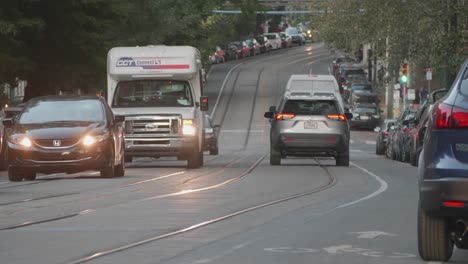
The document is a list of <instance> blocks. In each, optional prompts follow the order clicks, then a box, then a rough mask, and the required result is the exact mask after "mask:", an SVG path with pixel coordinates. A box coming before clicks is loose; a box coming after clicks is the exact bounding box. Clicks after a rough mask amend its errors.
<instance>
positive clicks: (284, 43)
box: [279, 32, 292, 48]
mask: <svg viewBox="0 0 468 264" xmlns="http://www.w3.org/2000/svg"><path fill="white" fill-rule="evenodd" d="M279 34H280V37H281V47H282V48H290V47H291V45H292V38H291V36H289V35H288V33H286V32H280V33H279Z"/></svg>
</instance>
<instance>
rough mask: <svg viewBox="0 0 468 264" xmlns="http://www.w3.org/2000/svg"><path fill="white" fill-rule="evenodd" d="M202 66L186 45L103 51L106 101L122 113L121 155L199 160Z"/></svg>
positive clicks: (204, 99) (198, 162)
mask: <svg viewBox="0 0 468 264" xmlns="http://www.w3.org/2000/svg"><path fill="white" fill-rule="evenodd" d="M203 79H204V71H203V68H202V62H201V57H200V52H199V51H198V50H197V49H196V48H194V47H189V46H163V45H161V46H159V45H158V46H146V47H117V48H112V49H111V50H110V51H109V53H108V55H107V100H108V103H109V105H110V106H111V108H112V110H113V111H114V113H115V114H117V115H123V116H125V157H126V161H127V162H130V161H131V160H132V159H133V157H157V158H159V157H163V156H173V157H177V158H178V159H179V160H187V166H188V167H189V168H197V167H200V166H202V165H203V127H204V124H203V122H204V113H203V112H204V111H207V110H208V98H207V97H205V96H203V84H204V80H203Z"/></svg>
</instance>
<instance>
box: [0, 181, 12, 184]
mask: <svg viewBox="0 0 468 264" xmlns="http://www.w3.org/2000/svg"><path fill="white" fill-rule="evenodd" d="M7 183H10V182H7V181H6V182H0V184H7Z"/></svg>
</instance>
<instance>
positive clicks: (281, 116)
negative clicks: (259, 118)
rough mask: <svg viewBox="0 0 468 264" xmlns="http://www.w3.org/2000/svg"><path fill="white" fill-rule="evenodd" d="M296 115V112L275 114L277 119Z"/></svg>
mask: <svg viewBox="0 0 468 264" xmlns="http://www.w3.org/2000/svg"><path fill="white" fill-rule="evenodd" d="M295 116H296V114H294V113H281V114H277V115H276V116H275V120H286V119H291V118H294V117H295Z"/></svg>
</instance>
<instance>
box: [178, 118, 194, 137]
mask: <svg viewBox="0 0 468 264" xmlns="http://www.w3.org/2000/svg"><path fill="white" fill-rule="evenodd" d="M196 132H197V129H196V128H195V126H194V125H193V120H192V119H186V120H184V121H183V126H182V133H183V134H184V135H195V134H196Z"/></svg>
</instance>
